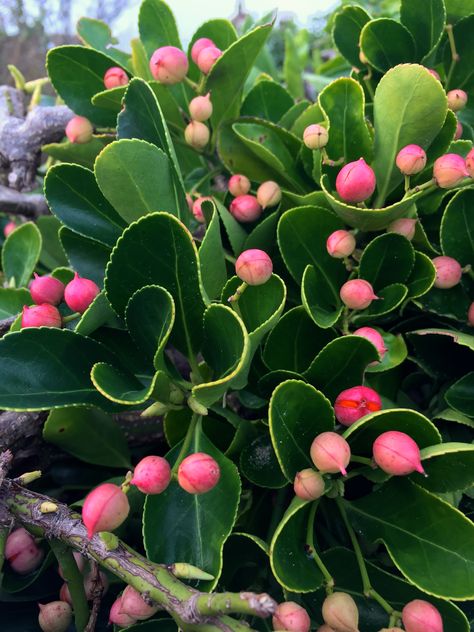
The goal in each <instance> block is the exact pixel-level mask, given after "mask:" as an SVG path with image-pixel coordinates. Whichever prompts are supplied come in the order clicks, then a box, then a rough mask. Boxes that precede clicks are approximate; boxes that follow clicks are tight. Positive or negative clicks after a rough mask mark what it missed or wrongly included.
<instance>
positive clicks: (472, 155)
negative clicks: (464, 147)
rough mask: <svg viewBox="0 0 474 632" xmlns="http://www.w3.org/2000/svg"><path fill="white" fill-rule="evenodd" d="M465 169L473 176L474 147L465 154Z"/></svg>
mask: <svg viewBox="0 0 474 632" xmlns="http://www.w3.org/2000/svg"><path fill="white" fill-rule="evenodd" d="M466 169H467V172H468V174H469V175H470V176H471V178H474V149H471V151H470V152H469V153H468V154H467V156H466Z"/></svg>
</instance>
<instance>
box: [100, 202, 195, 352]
mask: <svg viewBox="0 0 474 632" xmlns="http://www.w3.org/2000/svg"><path fill="white" fill-rule="evenodd" d="M197 256H198V255H197V252H196V247H195V245H194V242H193V240H192V238H191V236H190V234H189V232H188V231H187V230H186V228H185V227H184V226H183V225H182V224H181V223H180V222H179V221H178V220H177V219H176V218H175V217H174V216H173V215H169V214H167V213H153V214H150V215H146V216H145V217H142V218H141V219H139V220H138V221H137V222H135V223H134V224H131V225H130V226H129V227H128V228H127V229H126V230H125V232H124V233H123V235H122V237H121V238H120V239H119V241H118V242H117V245H116V246H115V248H114V250H113V251H112V255H111V257H110V261H109V264H108V266H107V270H106V278H105V289H106V294H107V298H108V299H109V301H110V303H111V305H112V307H113V308H114V309H115V311H116V312H117V313H119V314H123V313H124V311H125V307H126V305H127V303H128V300H129V299H130V297H131V296H132V294H134V293H135V291H136V290H139V289H140V288H142V287H143V286H145V285H160V286H162V287H164V288H165V289H166V290H168V291H169V292H170V294H171V295H172V297H173V299H174V302H175V305H176V322H175V325H174V328H173V334H172V340H173V342H174V344H175V345H176V346H177V347H178V348H179V349H180V350H182V351H183V352H184V353H196V352H197V351H198V350H199V349H200V346H201V340H202V317H203V313H204V302H203V299H202V295H201V289H200V283H201V281H200V275H199V267H198V262H197ZM131 262H133V265H131Z"/></svg>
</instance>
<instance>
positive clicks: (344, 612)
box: [321, 592, 359, 632]
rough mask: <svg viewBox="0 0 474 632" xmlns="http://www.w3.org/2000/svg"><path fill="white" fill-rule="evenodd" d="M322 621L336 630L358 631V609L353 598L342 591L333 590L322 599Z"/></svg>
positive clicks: (345, 631)
mask: <svg viewBox="0 0 474 632" xmlns="http://www.w3.org/2000/svg"><path fill="white" fill-rule="evenodd" d="M321 612H322V615H323V619H324V621H325V622H326V623H327V624H328V625H329V626H331V627H332V628H335V629H336V630H338V632H358V628H359V611H358V609H357V605H356V602H355V601H354V599H353V598H352V597H351V596H350V595H348V594H347V593H343V592H334V593H332V595H328V596H327V597H326V599H325V600H324V601H323V606H322V609H321Z"/></svg>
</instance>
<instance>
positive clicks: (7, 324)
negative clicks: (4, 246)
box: [0, 187, 18, 337]
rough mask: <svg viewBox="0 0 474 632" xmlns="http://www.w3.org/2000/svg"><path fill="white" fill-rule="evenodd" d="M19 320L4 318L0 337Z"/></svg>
mask: <svg viewBox="0 0 474 632" xmlns="http://www.w3.org/2000/svg"><path fill="white" fill-rule="evenodd" d="M0 188H1V187H0ZM0 208H1V207H0ZM17 318H18V314H17V315H16V316H10V317H9V318H3V319H2V320H0V337H1V336H3V334H6V333H7V331H10V327H11V326H12V325H13V323H14V322H15V320H16V319H17Z"/></svg>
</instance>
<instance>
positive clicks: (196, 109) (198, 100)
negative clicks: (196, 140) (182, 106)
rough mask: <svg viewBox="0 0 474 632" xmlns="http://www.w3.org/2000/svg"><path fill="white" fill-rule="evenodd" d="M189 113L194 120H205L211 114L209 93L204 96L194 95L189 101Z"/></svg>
mask: <svg viewBox="0 0 474 632" xmlns="http://www.w3.org/2000/svg"><path fill="white" fill-rule="evenodd" d="M189 114H190V115H191V118H192V119H194V120H195V121H201V122H203V121H207V119H210V118H211V116H212V103H211V93H210V92H208V93H207V94H206V95H205V96H202V97H194V99H192V100H191V101H190V103H189Z"/></svg>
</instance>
